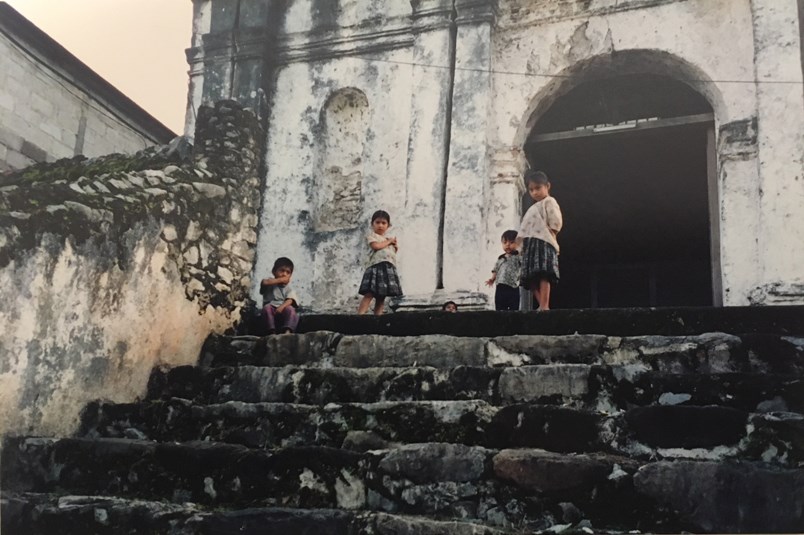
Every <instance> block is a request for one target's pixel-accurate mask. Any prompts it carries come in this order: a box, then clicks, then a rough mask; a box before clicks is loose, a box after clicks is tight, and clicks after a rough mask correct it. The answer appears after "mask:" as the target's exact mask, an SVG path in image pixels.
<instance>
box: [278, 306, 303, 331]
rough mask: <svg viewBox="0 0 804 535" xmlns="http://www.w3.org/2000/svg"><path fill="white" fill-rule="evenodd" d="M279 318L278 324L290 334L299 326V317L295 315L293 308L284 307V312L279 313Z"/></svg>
mask: <svg viewBox="0 0 804 535" xmlns="http://www.w3.org/2000/svg"><path fill="white" fill-rule="evenodd" d="M279 317H280V320H279V323H280V324H281V325H282V328H283V329H287V330H289V331H290V332H295V331H296V327H298V326H299V315H298V314H296V309H295V308H293V307H291V306H288V307H285V310H283V311H282V312H281V313H280V315H279Z"/></svg>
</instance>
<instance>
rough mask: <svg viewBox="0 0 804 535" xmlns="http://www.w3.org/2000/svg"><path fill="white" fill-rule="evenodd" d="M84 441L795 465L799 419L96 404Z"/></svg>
mask: <svg viewBox="0 0 804 535" xmlns="http://www.w3.org/2000/svg"><path fill="white" fill-rule="evenodd" d="M749 424H750V425H749ZM81 435H82V436H86V437H106V438H137V439H146V440H155V441H160V442H164V441H180V442H184V441H194V440H211V441H220V442H226V443H232V444H241V445H244V446H248V447H251V448H267V449H271V448H278V447H291V446H300V445H316V446H328V447H335V448H346V449H353V450H356V451H366V450H370V449H383V448H388V447H393V446H396V445H399V444H405V443H420V442H428V441H438V442H446V443H457V444H465V445H473V446H474V445H476V446H485V447H489V448H497V449H502V448H511V447H529V448H541V449H545V450H549V451H555V452H593V451H609V452H613V453H620V454H623V455H629V456H632V457H635V458H641V459H653V458H662V457H664V458H674V457H680V458H684V457H690V456H697V457H701V456H708V457H710V458H726V457H740V458H743V459H754V460H765V461H768V462H776V463H782V464H790V465H792V466H795V465H796V463H797V462H798V461H799V460H801V459H802V457H803V456H804V416H803V415H801V414H796V413H762V414H749V413H747V412H744V411H739V410H736V409H731V408H726V407H717V406H704V407H701V406H686V405H675V406H650V407H638V408H634V409H630V410H628V411H625V412H624V413H622V414H619V415H616V416H613V415H603V414H600V413H596V412H591V411H586V410H577V409H572V408H568V407H555V406H549V405H538V404H516V405H509V406H505V407H497V406H493V405H490V404H488V403H486V402H484V401H479V400H471V401H429V402H383V403H370V404H351V403H346V404H330V405H327V406H317V405H298V404H284V403H255V404H251V403H242V402H227V403H223V404H215V405H194V404H192V402H190V401H188V400H182V399H171V400H166V401H153V402H142V403H132V404H107V403H102V402H95V403H92V404H90V405H89V406H88V407H87V410H86V411H85V412H84V415H83V422H82V430H81ZM691 450H692V451H691ZM702 450H710V451H702Z"/></svg>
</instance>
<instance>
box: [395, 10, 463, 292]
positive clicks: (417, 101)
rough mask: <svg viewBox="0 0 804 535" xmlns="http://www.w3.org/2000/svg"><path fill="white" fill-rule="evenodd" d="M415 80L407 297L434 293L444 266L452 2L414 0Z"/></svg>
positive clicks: (403, 269)
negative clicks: (443, 240)
mask: <svg viewBox="0 0 804 535" xmlns="http://www.w3.org/2000/svg"><path fill="white" fill-rule="evenodd" d="M411 6H412V8H413V32H414V40H413V63H414V66H413V71H412V75H413V83H412V96H411V104H410V136H409V138H408V162H407V180H406V184H405V208H406V209H405V216H404V218H400V220H401V221H404V229H403V230H404V235H402V236H400V239H401V238H406V239H404V241H401V242H400V243H401V244H403V247H404V254H402V255H400V265H399V268H400V273H401V275H402V278H403V279H404V281H405V293H406V295H408V296H415V295H418V294H429V293H432V292H433V291H434V290H435V289H436V288H437V286H438V283H439V282H440V281H439V274H440V273H439V271H440V268H441V263H440V262H441V259H440V253H441V248H440V244H439V241H440V239H441V236H440V233H441V224H442V215H443V198H444V177H445V173H446V161H447V150H448V142H449V127H450V123H449V121H450V111H451V110H450V102H451V96H452V95H451V85H452V70H451V68H450V65H451V62H452V58H453V51H454V47H455V43H454V41H453V39H452V13H453V11H452V0H411Z"/></svg>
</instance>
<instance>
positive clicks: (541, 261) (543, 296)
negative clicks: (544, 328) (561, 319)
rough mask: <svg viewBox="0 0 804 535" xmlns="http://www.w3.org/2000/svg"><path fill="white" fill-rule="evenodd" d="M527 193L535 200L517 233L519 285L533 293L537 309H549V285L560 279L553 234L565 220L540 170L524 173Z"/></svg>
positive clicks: (556, 232) (557, 231)
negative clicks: (519, 252)
mask: <svg viewBox="0 0 804 535" xmlns="http://www.w3.org/2000/svg"><path fill="white" fill-rule="evenodd" d="M525 186H526V187H527V188H528V195H530V198H531V199H533V200H534V201H536V203H535V204H534V205H533V206H531V207H530V208H529V209H528V211H527V212H525V215H524V216H523V217H522V223H521V224H520V226H519V231H518V232H517V237H516V240H517V243H518V244H520V246H521V249H520V250H521V251H522V281H521V283H520V284H521V286H522V287H524V288H526V289H528V290H530V291H531V292H533V298H534V299H535V300H536V302H537V303H538V304H539V310H549V309H550V288H551V285H553V284H557V283H558V280H559V271H558V251H559V247H558V241H557V240H556V235H557V234H558V233H559V231H560V230H561V227H562V225H563V224H564V220H563V218H562V216H561V208H559V206H558V203H557V202H556V200H555V199H554V198H553V197H551V196H550V179H549V178H547V175H546V174H545V173H543V172H542V171H533V170H532V169H528V170H527V171H526V172H525Z"/></svg>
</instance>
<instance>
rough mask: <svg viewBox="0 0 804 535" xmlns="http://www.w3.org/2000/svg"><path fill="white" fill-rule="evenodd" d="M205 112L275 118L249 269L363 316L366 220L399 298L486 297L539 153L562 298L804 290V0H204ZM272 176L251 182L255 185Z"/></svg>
mask: <svg viewBox="0 0 804 535" xmlns="http://www.w3.org/2000/svg"><path fill="white" fill-rule="evenodd" d="M194 5H195V15H194V17H195V20H194V37H193V39H194V41H193V47H192V48H191V49H190V50H188V61H189V63H190V66H191V70H190V98H189V99H188V102H189V108H188V114H187V116H188V121H187V130H186V131H187V133H191V132H192V130H193V126H194V110H196V109H197V108H198V107H199V106H200V105H201V104H203V103H208V102H213V101H216V100H221V99H230V98H231V99H235V100H238V101H240V102H242V103H244V104H246V105H248V106H250V107H252V108H253V109H254V110H256V111H257V113H258V114H259V116H260V118H261V119H262V121H263V125H264V127H265V134H264V135H265V147H266V160H265V165H264V170H263V187H264V192H263V195H264V197H263V199H264V201H263V207H262V212H261V223H260V233H259V244H258V249H257V261H256V262H257V263H256V268H255V270H256V272H255V277H254V278H255V280H257V281H259V279H260V278H262V277H264V276H267V275H268V273H269V272H270V267H271V265H272V263H273V260H274V258H276V257H278V256H289V257H290V258H292V259H293V261H294V262H295V264H296V270H295V273H294V285H295V286H296V287H297V291H298V292H299V293H300V296H301V301H302V305H303V306H307V307H309V308H310V309H312V310H319V311H323V310H330V311H344V312H352V311H354V307H355V306H356V303H357V287H358V285H359V282H360V276H361V274H362V269H363V261H364V258H365V256H366V254H367V250H368V248H367V246H366V243H365V235H366V233H367V232H368V230H369V223H370V221H369V219H370V216H371V214H372V213H373V212H374V211H375V210H378V209H383V210H386V211H387V212H389V213H390V215H391V219H392V220H391V223H392V229H391V232H392V233H393V234H394V235H395V236H397V238H398V240H399V245H400V250H399V271H400V275H401V278H402V284H403V288H404V290H405V293H406V297H405V299H403V300H402V301H401V303H400V304H401V305H402V306H403V307H405V306H408V307H416V306H428V305H437V304H440V303H442V302H444V301H446V300H447V299H452V300H457V301H458V302H459V303H463V304H465V305H467V306H475V307H483V306H485V303H486V294H485V293H484V292H486V291H487V290H486V289H485V288H484V286H483V281H484V280H486V279H487V278H488V277H489V272H490V270H491V267H492V266H493V265H494V261H495V259H496V257H497V256H498V255H499V254H500V252H501V249H500V244H499V242H500V235H501V234H502V232H503V231H505V230H507V229H515V228H516V227H517V225H518V221H519V219H520V217H521V215H522V213H523V210H525V209H526V208H527V206H528V204H527V199H526V198H525V195H523V193H524V185H523V183H522V179H521V176H522V172H523V170H524V169H526V168H527V167H532V168H537V169H541V170H544V171H545V172H546V173H547V174H548V175H549V176H550V178H551V183H552V194H553V195H554V196H555V198H556V199H557V200H558V202H559V204H560V205H561V207H562V210H563V213H564V219H565V227H564V230H563V231H562V232H561V234H559V242H560V243H561V269H562V280H561V282H560V284H559V285H558V287H557V288H556V289H555V292H554V304H555V306H556V307H565V308H575V307H577V308H585V307H613V306H710V305H714V306H720V305H727V306H728V305H746V304H758V305H776V304H802V303H804V268H802V266H804V174H803V173H802V165H803V162H802V158H803V156H804V85H802V67H803V64H802V60H803V56H802V16H803V15H802V12H801V9H802V6H801V2H798V1H797V0H618V1H614V0H410V1H407V0H404V1H403V0H286V1H283V2H279V1H271V0H194ZM256 194H257V193H256V192H255V195H256Z"/></svg>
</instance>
